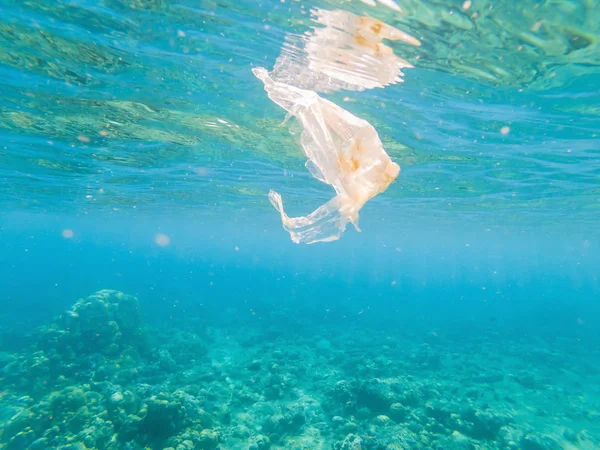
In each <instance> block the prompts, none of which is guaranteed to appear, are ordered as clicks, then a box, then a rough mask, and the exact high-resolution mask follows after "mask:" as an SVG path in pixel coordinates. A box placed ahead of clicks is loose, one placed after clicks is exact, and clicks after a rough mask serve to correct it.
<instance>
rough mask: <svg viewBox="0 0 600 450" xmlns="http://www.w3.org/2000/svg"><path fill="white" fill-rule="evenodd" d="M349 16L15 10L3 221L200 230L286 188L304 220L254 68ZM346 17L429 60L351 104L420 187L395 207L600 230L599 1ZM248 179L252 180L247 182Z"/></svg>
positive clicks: (5, 94)
mask: <svg viewBox="0 0 600 450" xmlns="http://www.w3.org/2000/svg"><path fill="white" fill-rule="evenodd" d="M335 3H336V2H333V3H330V2H287V3H281V2H275V1H273V2H268V1H267V2H262V3H260V4H256V3H254V2H226V1H222V2H216V1H214V2H213V1H203V2H200V3H197V2H186V1H182V2H167V1H152V2H151V1H117V0H113V1H105V2H101V3H97V2H84V1H77V2H69V3H65V4H62V3H57V2H53V1H32V2H18V1H14V2H12V1H8V0H3V2H2V8H3V15H2V19H1V21H2V22H1V28H0V42H1V46H2V49H3V50H2V53H1V54H0V71H1V72H2V76H3V79H4V80H5V82H4V83H3V85H2V86H1V87H0V89H1V92H0V95H1V99H0V116H1V120H0V128H1V132H2V134H3V142H4V145H3V146H2V148H1V149H0V158H1V160H2V166H1V168H0V170H1V172H0V182H1V183H2V191H3V195H2V202H3V203H4V204H6V205H11V207H15V208H28V207H36V208H40V209H44V208H45V207H46V208H49V205H53V207H67V206H68V207H69V208H76V209H77V210H80V211H85V210H93V209H94V208H97V207H103V206H104V205H107V204H118V205H120V207H122V208H131V207H132V206H134V205H136V206H137V207H138V208H141V209H140V210H138V212H139V211H143V210H147V211H155V210H156V209H157V208H164V207H165V204H166V203H168V204H169V207H170V208H173V210H174V211H175V210H183V209H186V210H188V211H193V210H194V209H196V208H204V207H205V206H206V205H207V201H206V195H205V193H206V192H209V193H210V196H211V198H212V199H214V202H212V203H213V205H214V203H216V204H217V205H219V206H223V207H225V208H227V207H230V206H231V207H240V206H241V205H245V206H251V207H252V208H253V209H255V210H262V209H265V208H269V205H268V202H267V201H266V194H267V192H268V189H269V188H270V187H272V184H273V183H272V182H271V180H272V176H274V175H275V174H276V173H277V172H279V174H281V175H282V174H283V171H284V169H285V170H286V172H287V174H289V175H292V174H293V175H294V177H293V179H291V178H289V177H288V178H287V183H286V182H283V181H281V182H280V183H279V184H280V185H282V186H284V189H283V192H282V193H283V195H284V197H286V198H290V202H292V204H294V205H295V206H294V207H297V209H298V210H303V209H304V208H306V207H307V206H308V205H307V204H306V203H307V202H308V201H310V202H312V200H308V201H307V200H306V198H307V196H305V195H304V189H305V188H309V189H313V190H314V191H315V192H314V195H315V197H317V198H320V197H321V198H326V197H325V196H327V195H328V194H327V193H326V192H325V190H324V189H319V187H316V188H314V186H315V184H314V183H313V180H311V179H310V175H308V174H307V173H306V171H305V170H304V168H303V167H302V163H303V161H302V158H301V152H299V150H298V147H297V143H296V141H295V139H296V138H295V137H294V136H290V134H289V133H288V132H287V130H286V128H285V127H280V126H279V124H280V122H281V119H280V115H279V114H278V111H277V110H276V108H274V107H273V105H272V104H270V102H269V101H268V99H266V98H265V96H264V95H263V94H262V87H261V86H260V83H257V82H256V80H255V79H254V78H253V77H252V74H251V72H250V69H251V67H253V66H257V65H267V66H268V65H271V64H272V63H273V61H274V59H275V58H276V56H277V55H278V52H279V49H280V47H281V45H282V43H283V40H284V37H285V34H286V33H290V32H295V33H300V32H303V31H304V30H306V27H307V26H309V25H310V15H309V11H310V9H311V7H313V6H320V7H325V8H326V7H333V6H335ZM347 7H348V9H349V10H351V11H354V12H365V11H367V12H368V13H369V14H373V15H375V17H378V18H380V19H382V20H384V21H388V22H389V23H390V24H392V25H394V26H399V27H400V28H401V29H403V30H406V31H407V32H410V33H412V34H413V35H415V36H418V37H419V38H420V39H421V41H422V42H423V45H422V47H419V48H412V47H411V48H409V46H406V45H402V44H397V43H393V44H391V45H392V47H393V48H394V51H395V52H396V53H397V54H398V55H401V56H403V57H405V58H406V59H407V60H409V61H410V62H411V63H413V64H414V65H415V69H411V70H409V71H408V73H407V75H406V77H405V78H406V80H405V83H403V84H401V85H397V86H392V87H389V88H386V89H385V90H375V91H370V92H365V93H351V94H352V95H349V94H348V93H340V94H335V95H333V98H334V99H336V101H338V100H339V101H341V102H342V103H343V104H344V106H345V107H346V108H348V109H349V110H350V111H351V112H353V113H355V114H357V115H359V116H361V117H364V118H366V119H368V120H369V121H371V123H373V125H374V126H375V128H376V129H377V130H378V132H379V134H380V136H381V139H382V141H383V143H384V147H385V149H386V151H387V152H388V153H389V154H390V155H391V157H392V158H393V159H394V160H396V161H397V162H398V163H399V164H400V165H401V167H402V168H403V170H402V173H401V175H400V177H399V179H398V180H397V182H396V183H394V184H393V185H392V186H391V187H390V189H389V190H388V192H387V193H386V195H385V197H386V198H387V199H388V200H390V202H389V203H392V204H393V206H391V205H386V207H391V208H393V210H394V212H396V213H398V214H400V213H402V214H408V215H411V214H417V215H419V214H424V213H425V212H419V211H422V210H423V209H425V210H427V212H428V213H430V214H436V215H444V216H450V217H456V218H460V217H472V216H474V217H477V216H478V215H480V214H481V215H485V214H488V213H491V214H496V215H497V216H498V217H500V216H501V214H499V213H502V214H504V216H503V217H505V218H506V219H508V220H509V221H510V220H519V221H520V222H522V223H523V224H531V225H536V224H540V223H546V224H548V223H555V222H561V221H564V220H579V221H584V222H585V221H588V220H589V221H595V220H597V219H598V211H599V207H600V195H599V194H600V191H599V189H598V184H597V179H598V176H599V175H600V163H599V162H598V161H599V158H598V152H599V151H600V150H599V149H598V145H597V140H598V130H599V129H600V112H599V111H598V107H597V105H598V96H599V94H598V82H599V80H600V78H599V77H600V74H599V73H598V71H599V70H600V61H598V54H600V52H595V51H594V50H595V49H598V33H599V30H598V26H597V24H598V23H600V21H599V20H596V19H597V18H598V8H597V7H594V2H587V3H586V2H581V3H579V2H554V3H553V2H547V3H544V4H540V3H538V2H524V3H520V4H519V5H514V4H512V3H509V2H506V3H501V4H499V3H497V2H496V3H493V4H492V3H489V2H475V3H473V4H472V5H471V6H470V8H469V9H468V10H466V11H465V10H463V9H462V8H461V7H460V5H458V6H457V5H455V4H453V3H449V4H446V5H444V4H442V3H430V4H428V3H420V2H405V3H404V4H403V5H402V8H403V11H404V12H403V13H402V14H399V13H396V12H395V11H392V10H390V9H388V8H384V7H383V6H380V7H378V8H368V7H367V6H366V5H363V4H362V3H360V2H350V3H348V5H347ZM532 27H533V28H532ZM532 29H534V30H535V31H531V30H532ZM344 100H346V101H344ZM350 100H351V101H350ZM504 127H507V128H504ZM502 130H506V134H503V133H502ZM226 161H230V162H231V161H235V165H233V166H228V164H229V163H226ZM255 162H258V163H257V164H255ZM238 164H242V165H248V166H252V165H254V166H255V169H254V173H249V174H248V176H242V178H240V174H239V173H238V172H237V169H238V168H237V167H236V165H238ZM250 170H251V169H250ZM213 175H214V176H213ZM284 178H285V177H281V179H282V180H283V179H284ZM200 186H201V189H199V187H200ZM26 192H32V193H34V195H27V196H24V195H23V194H24V193H26ZM57 193H58V195H57ZM374 202H383V203H385V202H386V200H385V199H383V198H381V199H379V198H378V199H376V200H374ZM312 203H313V204H314V203H316V202H312Z"/></svg>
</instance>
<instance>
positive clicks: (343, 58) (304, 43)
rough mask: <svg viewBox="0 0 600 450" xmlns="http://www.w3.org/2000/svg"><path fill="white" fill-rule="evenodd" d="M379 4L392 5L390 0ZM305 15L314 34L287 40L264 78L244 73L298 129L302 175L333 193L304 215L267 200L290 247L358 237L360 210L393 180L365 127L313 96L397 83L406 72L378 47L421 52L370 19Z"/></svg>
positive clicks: (262, 72)
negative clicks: (349, 231)
mask: <svg viewBox="0 0 600 450" xmlns="http://www.w3.org/2000/svg"><path fill="white" fill-rule="evenodd" d="M380 3H382V4H386V5H387V6H390V7H393V5H395V3H394V2H393V1H390V0H386V1H382V0H380ZM312 15H313V20H314V21H315V22H316V23H318V24H320V25H322V27H320V28H314V29H313V30H311V31H309V32H307V33H305V34H304V35H302V36H298V35H290V36H288V37H287V38H286V43H285V44H284V47H283V49H282V53H281V55H280V56H279V58H277V61H276V63H275V68H274V69H273V72H272V73H271V74H269V73H268V72H267V70H266V69H264V68H255V69H252V71H253V73H254V75H256V77H257V78H259V79H260V80H262V82H263V84H264V87H265V90H266V91H267V94H268V95H269V98H270V99H271V100H273V101H274V102H275V103H277V104H278V105H279V106H281V107H282V108H283V109H285V110H286V111H287V112H288V116H287V117H292V116H293V117H295V118H296V120H297V121H298V122H299V123H300V125H301V126H302V138H301V146H302V150H303V151H304V154H305V155H306V157H307V158H308V161H307V162H306V168H307V169H308V170H309V171H310V172H311V174H312V175H313V176H314V177H315V178H317V179H318V180H320V181H322V182H323V183H326V184H329V185H331V186H332V187H333V188H334V189H335V192H336V194H337V195H336V196H335V197H334V198H333V199H331V200H330V201H328V202H327V203H325V204H324V205H322V206H320V207H319V208H317V209H316V210H315V211H313V212H312V213H311V214H309V215H307V216H303V217H289V216H288V215H287V214H286V213H285V210H284V208H283V201H282V199H281V196H280V195H279V194H278V193H277V192H275V191H271V192H270V193H269V199H270V201H271V203H272V204H273V206H274V207H275V208H276V209H277V211H279V213H280V214H281V221H282V223H283V227H284V228H285V229H286V230H287V231H288V232H289V233H290V236H291V238H292V240H293V241H294V242H296V243H300V242H305V243H307V244H312V243H314V242H327V241H334V240H336V239H339V238H340V236H341V234H342V233H343V232H344V230H345V229H346V225H347V224H348V222H350V223H352V224H353V225H354V227H355V228H356V230H357V231H360V228H359V226H358V217H359V215H358V212H359V211H360V209H361V208H362V207H363V206H364V204H365V203H366V202H367V201H368V200H369V199H371V198H373V197H375V196H376V195H377V194H379V193H381V192H383V191H385V190H386V189H387V188H388V186H389V185H390V184H391V183H392V181H394V179H395V178H396V177H397V176H398V174H399V173H400V166H399V165H398V164H396V163H394V162H392V160H391V159H390V157H389V156H388V154H387V153H386V152H385V150H384V149H383V145H382V144H381V141H380V139H379V136H378V134H377V131H375V128H373V126H372V125H371V124H370V123H369V122H367V121H366V120H363V119H360V118H358V117H356V116H354V115H353V114H351V113H349V112H348V111H346V110H345V109H344V108H342V107H340V106H338V105H336V104H334V103H332V102H330V101H329V100H326V99H324V98H322V97H320V96H319V95H318V94H317V92H331V91H337V90H340V89H346V90H353V91H362V90H365V89H373V88H382V87H384V86H387V85H389V84H393V83H398V82H401V81H403V80H402V76H403V75H404V74H403V73H402V69H403V68H410V67H412V65H411V64H410V63H408V62H407V61H405V60H404V59H402V58H400V57H398V56H396V55H394V52H393V50H392V49H391V48H390V47H388V46H387V45H385V44H384V43H383V40H384V39H389V40H399V41H403V42H405V43H408V44H411V45H421V43H420V42H419V41H418V40H417V39H416V38H414V37H413V36H411V35H409V34H407V33H405V32H403V31H401V30H398V29H397V28H394V27H391V26H389V25H387V24H385V23H383V22H381V21H379V20H376V19H373V18H370V17H366V16H363V17H361V16H357V15H355V14H352V13H349V12H346V11H340V10H337V11H327V10H323V9H315V10H313V11H312ZM286 120H287V119H286Z"/></svg>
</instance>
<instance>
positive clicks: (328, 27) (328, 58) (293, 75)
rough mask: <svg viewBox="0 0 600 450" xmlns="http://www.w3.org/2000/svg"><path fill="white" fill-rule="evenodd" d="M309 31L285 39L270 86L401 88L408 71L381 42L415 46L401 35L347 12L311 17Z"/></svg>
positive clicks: (410, 38) (314, 13) (317, 12)
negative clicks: (405, 71) (316, 25)
mask: <svg viewBox="0 0 600 450" xmlns="http://www.w3.org/2000/svg"><path fill="white" fill-rule="evenodd" d="M312 16H313V17H312V18H313V21H314V22H315V23H317V24H319V25H323V27H320V28H314V29H312V30H311V31H309V32H307V33H305V34H304V35H300V36H299V35H293V34H292V35H288V36H287V38H286V42H285V44H284V46H283V49H282V53H281V55H280V56H279V58H277V61H276V62H275V67H274V69H273V72H272V74H271V76H272V78H273V79H274V80H275V81H279V82H282V83H287V84H291V85H293V86H296V87H300V88H303V89H310V90H313V91H319V92H330V91H337V90H340V89H345V90H352V91H362V90H365V89H373V88H382V87H385V86H388V85H390V84H394V83H399V82H402V81H403V79H402V77H403V76H404V73H403V72H402V69H404V68H412V67H413V66H412V65H411V64H410V63H409V62H407V61H406V60H404V59H402V58H400V57H398V56H396V55H394V52H393V50H392V49H391V48H390V47H388V46H387V45H385V44H384V43H383V39H389V40H395V41H402V42H405V43H407V44H410V45H415V46H419V45H421V43H420V42H419V40H418V39H416V38H415V37H413V36H411V35H410V34H408V33H405V32H404V31H401V30H399V29H397V28H394V27H392V26H390V25H387V24H385V23H383V22H381V21H379V20H376V19H373V18H371V17H366V16H362V17H361V16H357V15H355V14H352V13H350V12H347V11H340V10H338V11H328V10H324V9H315V10H313V11H312Z"/></svg>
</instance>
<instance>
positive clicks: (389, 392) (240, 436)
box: [0, 290, 600, 450]
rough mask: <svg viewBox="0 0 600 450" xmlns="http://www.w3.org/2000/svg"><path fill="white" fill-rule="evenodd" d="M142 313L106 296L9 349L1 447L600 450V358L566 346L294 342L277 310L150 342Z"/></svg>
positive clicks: (363, 333)
mask: <svg viewBox="0 0 600 450" xmlns="http://www.w3.org/2000/svg"><path fill="white" fill-rule="evenodd" d="M139 309H140V307H139V302H138V300H137V299H136V298H135V297H132V296H129V295H125V294H123V293H120V292H116V291H107V290H104V291H100V292H98V293H96V294H93V295H91V296H89V297H87V298H85V299H81V300H79V301H77V302H76V303H75V304H74V305H73V307H72V308H70V309H69V310H68V311H66V312H65V313H64V314H62V315H61V316H60V317H58V318H57V319H55V320H54V321H53V322H52V323H51V324H50V325H48V326H45V327H42V328H40V329H39V330H38V331H37V332H36V334H35V335H34V337H33V343H32V345H31V347H29V348H22V349H21V350H19V351H10V352H9V351H5V350H4V349H0V350H2V351H0V356H1V361H2V362H3V365H2V368H1V369H0V386H1V389H0V401H1V402H2V408H0V425H1V426H0V429H1V430H2V431H1V434H0V449H2V450H16V449H19V450H20V449H30V450H45V449H49V448H56V449H64V450H66V449H69V450H86V449H97V450H113V449H114V450H116V449H127V450H142V449H144V450H147V449H149V450H191V449H199V450H210V449H244V450H263V449H265V450H266V449H273V450H275V449H297V450H300V449H336V450H356V449H361V450H362V449H368V450H394V449H395V450H398V449H435V450H442V449H450V448H452V449H480V450H481V449H515V450H516V449H524V450H552V449H563V448H569V449H578V448H581V449H592V448H600V439H599V438H598V431H599V429H598V428H599V427H598V423H600V421H598V418H599V417H600V412H598V410H597V405H598V399H599V398H600V383H598V380H597V377H595V374H597V371H598V369H597V367H598V366H600V355H599V354H588V355H587V361H586V362H585V363H584V362H582V361H580V360H578V358H577V356H576V354H573V355H572V354H571V352H570V351H569V349H570V348H571V347H570V346H571V345H572V344H571V343H569V342H566V341H565V342H564V343H558V344H557V343H556V342H554V343H553V344H552V348H550V347H548V344H547V343H544V342H542V341H540V342H538V341H535V340H528V341H526V342H521V341H515V340H511V339H508V338H506V337H500V336H499V335H497V336H496V335H494V336H489V337H488V338H486V339H478V340H470V339H469V338H468V337H464V338H463V341H461V342H460V343H459V345H457V342H456V338H455V337H454V338H452V339H451V338H444V336H443V333H442V335H440V334H439V333H436V335H437V337H436V338H435V339H430V337H427V336H426V337H424V336H423V333H422V332H420V331H415V332H412V333H411V332H408V331H405V332H404V333H403V334H402V335H401V336H399V335H398V333H396V332H395V329H394V328H387V329H386V328H385V327H381V326H379V327H370V326H369V325H368V324H367V323H364V324H361V323H359V322H358V323H354V324H348V323H346V322H343V321H342V322H339V323H332V324H331V326H329V327H328V328H327V330H326V332H325V331H323V330H322V329H319V328H318V327H316V326H314V325H311V324H310V320H309V315H307V318H306V322H305V329H304V331H303V332H301V331H295V332H294V333H286V332H285V330H286V329H289V328H290V327H292V324H294V328H292V329H294V330H300V328H298V327H296V326H295V325H296V324H297V323H298V322H299V321H300V322H301V321H302V318H301V315H299V314H295V315H293V316H292V315H289V317H288V318H287V319H286V314H283V313H281V312H276V311H271V312H270V316H269V317H271V319H272V321H271V320H269V321H268V322H269V323H261V324H260V325H259V324H255V325H252V324H251V323H249V322H245V324H244V323H243V322H242V323H240V322H239V321H235V320H229V319H226V320H225V321H224V324H214V325H212V326H208V325H199V324H198V323H197V322H194V321H190V322H189V324H185V323H184V324H183V325H182V327H180V328H178V329H172V328H169V329H167V328H166V327H165V328H161V327H155V328H149V327H148V326H146V325H144V324H143V323H142V320H141V315H140V311H139ZM282 311H283V309H282ZM232 324H235V325H232ZM424 341H427V343H424ZM523 355H526V356H523Z"/></svg>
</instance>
